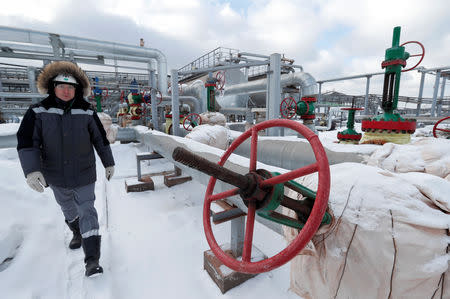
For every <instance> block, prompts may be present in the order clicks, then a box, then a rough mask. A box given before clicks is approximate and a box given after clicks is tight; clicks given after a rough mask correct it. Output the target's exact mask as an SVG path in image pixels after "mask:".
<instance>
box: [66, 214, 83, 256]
mask: <svg viewBox="0 0 450 299" xmlns="http://www.w3.org/2000/svg"><path fill="white" fill-rule="evenodd" d="M79 219H80V218H78V217H77V219H75V220H74V221H72V222H69V221H67V220H66V223H67V226H68V227H69V228H70V230H71V231H72V232H73V237H72V240H71V241H70V243H69V248H70V249H77V248H80V247H81V233H80V224H79Z"/></svg>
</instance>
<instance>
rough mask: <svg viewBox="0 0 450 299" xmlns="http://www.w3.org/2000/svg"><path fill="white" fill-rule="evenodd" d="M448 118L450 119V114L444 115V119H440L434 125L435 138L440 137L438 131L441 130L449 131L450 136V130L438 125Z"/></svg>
mask: <svg viewBox="0 0 450 299" xmlns="http://www.w3.org/2000/svg"><path fill="white" fill-rule="evenodd" d="M446 119H450V116H447V117H444V118H443V119H440V120H439V121H438V122H437V123H436V124H435V125H434V126H433V136H434V137H435V138H438V135H437V133H436V131H441V132H444V133H448V134H449V136H450V130H448V129H441V128H438V125H439V124H440V123H441V122H443V121H444V120H446Z"/></svg>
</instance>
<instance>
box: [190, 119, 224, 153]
mask: <svg viewBox="0 0 450 299" xmlns="http://www.w3.org/2000/svg"><path fill="white" fill-rule="evenodd" d="M185 137H186V138H188V139H192V140H195V141H197V142H200V143H203V144H207V145H209V146H213V147H216V148H220V149H222V150H226V149H227V148H228V139H229V138H228V129H227V128H225V127H223V126H220V125H200V126H197V127H195V128H193V129H192V132H190V133H189V134H187V135H186V136H185Z"/></svg>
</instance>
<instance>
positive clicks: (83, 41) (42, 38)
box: [0, 26, 167, 95]
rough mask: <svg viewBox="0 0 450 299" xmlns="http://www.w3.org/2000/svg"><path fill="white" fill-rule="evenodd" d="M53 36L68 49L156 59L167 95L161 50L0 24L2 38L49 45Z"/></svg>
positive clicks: (160, 87) (163, 92)
mask: <svg viewBox="0 0 450 299" xmlns="http://www.w3.org/2000/svg"><path fill="white" fill-rule="evenodd" d="M52 37H56V38H58V39H59V40H60V41H61V42H62V45H60V46H62V47H64V48H68V49H80V50H90V51H97V52H106V53H111V54H116V55H129V56H133V57H143V58H147V59H149V62H150V61H151V60H150V59H156V61H157V62H158V89H159V90H160V91H161V93H162V94H163V95H167V59H166V57H165V55H164V54H163V53H162V52H161V51H160V50H157V49H152V48H144V47H139V46H132V45H126V44H119V43H114V42H107V41H98V40H94V39H87V38H80V37H73V36H68V35H57V34H51V33H46V32H41V31H34V30H25V29H18V28H11V27H6V26H0V40H8V41H14V42H21V43H34V44H40V45H48V44H49V38H52Z"/></svg>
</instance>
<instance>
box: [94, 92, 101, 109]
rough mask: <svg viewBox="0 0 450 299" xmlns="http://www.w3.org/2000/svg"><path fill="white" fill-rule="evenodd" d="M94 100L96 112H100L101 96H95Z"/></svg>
mask: <svg viewBox="0 0 450 299" xmlns="http://www.w3.org/2000/svg"><path fill="white" fill-rule="evenodd" d="M94 98H95V102H96V103H97V112H102V95H96V96H95V97H94Z"/></svg>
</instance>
